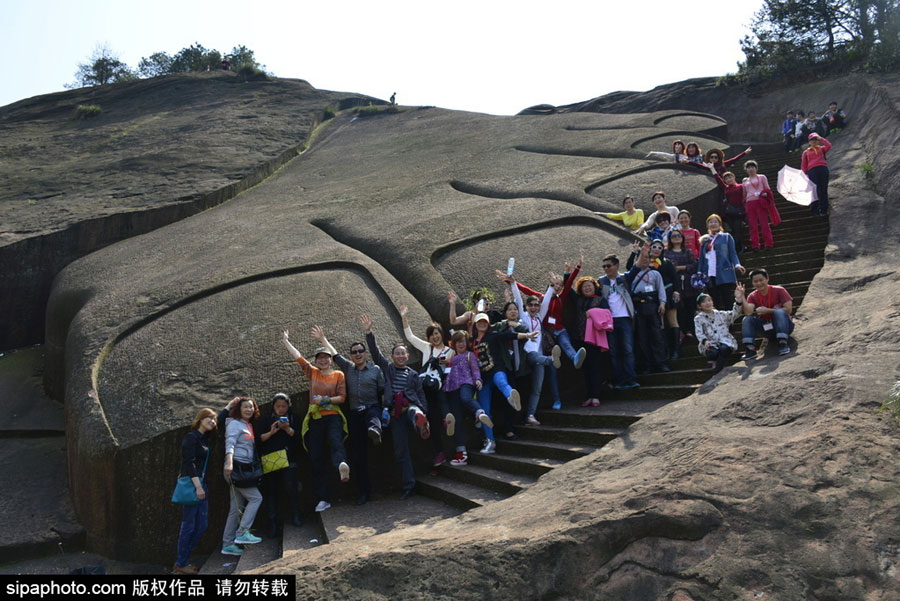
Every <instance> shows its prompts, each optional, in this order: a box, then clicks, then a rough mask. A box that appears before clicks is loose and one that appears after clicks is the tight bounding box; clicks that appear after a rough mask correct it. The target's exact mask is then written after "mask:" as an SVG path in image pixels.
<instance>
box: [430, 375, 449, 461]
mask: <svg viewBox="0 0 900 601" xmlns="http://www.w3.org/2000/svg"><path fill="white" fill-rule="evenodd" d="M425 399H426V400H427V401H428V426H429V427H430V428H431V437H430V438H431V446H432V448H433V449H434V454H435V455H437V454H438V453H440V452H441V451H443V450H444V442H443V439H442V438H441V435H442V434H443V432H444V416H445V415H447V413H448V409H447V396H446V395H445V394H444V391H443V390H428V389H426V390H425Z"/></svg>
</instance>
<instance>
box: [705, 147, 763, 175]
mask: <svg viewBox="0 0 900 601" xmlns="http://www.w3.org/2000/svg"><path fill="white" fill-rule="evenodd" d="M751 152H753V148H751V147H750V146H748V147H747V149H746V150H745V151H744V152H742V153H740V154H736V155H734V156H733V157H731V158H730V159H726V158H725V153H724V152H722V151H721V150H719V149H718V148H710V149H709V150H707V151H706V157H705V158H706V163H707V164H708V165H709V166H710V169H711V170H712V171H714V172H715V173H718V174H719V175H724V174H725V172H726V171H728V168H729V167H731V166H732V165H733V164H735V163H736V162H737V161H738V160H739V159H740V158H741V157H744V156H746V155H748V154H750V153H751Z"/></svg>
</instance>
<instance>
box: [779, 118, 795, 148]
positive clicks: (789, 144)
mask: <svg viewBox="0 0 900 601" xmlns="http://www.w3.org/2000/svg"><path fill="white" fill-rule="evenodd" d="M796 127H797V118H796V117H794V111H788V112H787V116H786V117H785V119H784V121H783V122H782V123H781V137H782V138H784V151H785V152H790V151H792V150H793V149H794V130H795V129H796Z"/></svg>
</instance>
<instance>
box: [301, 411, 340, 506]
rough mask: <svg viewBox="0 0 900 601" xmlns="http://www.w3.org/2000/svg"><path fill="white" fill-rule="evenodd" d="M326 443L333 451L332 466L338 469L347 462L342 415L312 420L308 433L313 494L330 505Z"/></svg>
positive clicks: (307, 441)
mask: <svg viewBox="0 0 900 601" xmlns="http://www.w3.org/2000/svg"><path fill="white" fill-rule="evenodd" d="M326 443H327V444H328V448H329V450H330V451H331V465H332V466H333V467H334V469H337V468H338V465H340V464H341V462H342V461H347V451H345V450H344V431H343V429H342V421H341V416H340V415H337V414H333V415H326V416H324V417H321V418H319V419H311V420H309V430H307V432H306V448H307V450H308V451H309V461H310V463H312V472H313V493H315V495H316V497H318V498H319V500H320V501H327V502H329V503H330V502H331V491H330V489H329V487H328V470H327V468H328V461H327V459H326V454H325V444H326Z"/></svg>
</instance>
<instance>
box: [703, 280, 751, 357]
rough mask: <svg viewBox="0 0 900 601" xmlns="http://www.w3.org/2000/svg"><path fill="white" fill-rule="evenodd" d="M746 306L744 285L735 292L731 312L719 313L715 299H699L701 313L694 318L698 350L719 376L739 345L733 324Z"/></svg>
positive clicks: (707, 297) (707, 296) (709, 297)
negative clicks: (715, 305) (744, 305)
mask: <svg viewBox="0 0 900 601" xmlns="http://www.w3.org/2000/svg"><path fill="white" fill-rule="evenodd" d="M742 304H744V285H743V284H738V285H737V287H736V288H735V290H734V306H733V307H732V308H731V310H729V311H718V310H716V309H715V308H714V306H713V299H712V297H711V296H710V295H708V294H706V293H704V294H701V295H700V296H698V297H697V306H698V307H699V308H700V311H698V312H697V315H695V316H694V332H695V333H696V336H697V350H699V351H700V354H701V355H706V358H707V359H709V361H710V363H712V365H713V373H714V374H717V373H719V372H720V371H722V368H723V367H725V365H726V364H727V363H728V357H730V356H731V353H733V352H734V351H736V350H737V348H738V343H737V340H735V338H734V336H733V335H732V334H731V324H733V323H734V320H735V319H737V317H738V315H740V314H741V305H742Z"/></svg>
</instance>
